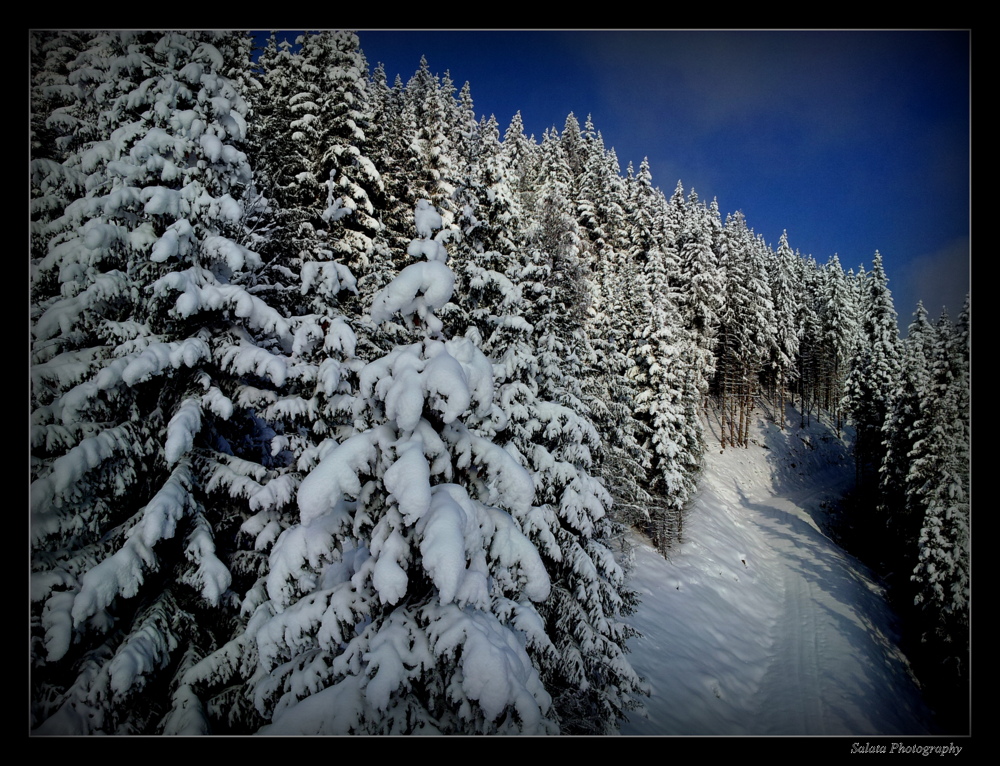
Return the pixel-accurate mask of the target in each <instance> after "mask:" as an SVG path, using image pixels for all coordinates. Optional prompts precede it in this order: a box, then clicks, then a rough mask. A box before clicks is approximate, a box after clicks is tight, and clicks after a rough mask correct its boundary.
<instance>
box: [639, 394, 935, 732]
mask: <svg viewBox="0 0 1000 766" xmlns="http://www.w3.org/2000/svg"><path fill="white" fill-rule="evenodd" d="M789 414H790V415H791V413H789ZM755 442H756V443H755V444H753V445H752V446H751V447H750V448H748V449H726V450H725V451H724V452H722V451H720V449H719V446H718V441H717V440H711V436H710V442H709V444H710V447H709V450H708V455H707V458H706V470H705V473H704V475H703V476H702V480H701V493H700V495H699V497H698V499H697V500H696V502H695V503H694V506H693V507H692V509H691V511H690V513H689V515H688V517H687V519H686V522H685V523H686V526H685V530H684V542H683V544H682V545H680V546H678V547H677V548H675V549H674V551H672V553H671V556H670V560H669V561H667V560H664V559H663V558H662V557H660V556H659V555H658V554H657V553H656V552H655V551H654V550H653V549H652V548H651V547H650V546H649V544H648V543H647V542H645V541H641V540H638V539H636V540H635V545H636V548H635V570H634V573H633V580H632V585H633V587H635V588H636V589H637V590H638V591H639V592H640V594H641V597H642V604H641V606H640V607H639V611H638V612H637V613H636V614H635V615H633V617H632V624H634V625H635V626H636V627H637V628H638V629H639V630H640V631H641V632H642V634H643V636H642V637H641V638H638V639H634V640H633V641H632V642H631V644H630V646H631V648H632V655H631V658H632V663H633V665H634V667H635V668H636V670H638V671H639V672H640V673H641V674H642V675H644V676H645V677H646V678H647V680H648V681H649V683H650V685H651V686H652V696H651V697H650V699H648V700H647V702H646V708H647V714H648V717H647V718H640V717H638V716H634V717H633V720H632V721H630V722H629V723H628V724H626V725H624V726H623V727H622V733H623V734H700V735H713V734H737V735H755V734H759V735H779V734H800V735H801V734H854V735H863V734H868V735H875V734H910V735H914V734H927V733H932V732H933V725H932V723H931V714H930V712H929V711H928V710H927V708H926V707H925V705H924V703H923V701H922V699H921V696H920V692H919V690H918V688H917V686H916V683H915V681H914V680H913V677H912V675H911V674H910V672H909V668H908V666H907V664H906V661H905V659H904V658H903V656H902V654H901V653H900V652H899V650H898V649H897V647H896V633H895V630H894V628H893V618H892V616H891V614H890V612H889V611H888V608H887V606H886V604H885V601H884V598H883V595H882V592H881V589H880V588H879V586H878V585H876V584H875V582H874V581H873V578H872V576H871V574H870V573H869V572H868V570H866V569H865V567H864V566H863V565H861V564H860V563H859V562H858V561H857V560H855V559H854V558H852V557H850V556H848V555H847V554H846V553H844V551H842V550H841V549H840V548H839V547H838V546H837V545H835V544H834V543H833V542H832V541H831V540H830V539H829V538H828V537H826V536H825V535H824V534H823V533H822V532H821V531H820V529H819V527H818V525H817V524H816V522H815V521H814V518H819V515H820V514H822V513H823V505H824V503H826V502H828V501H832V500H836V499H837V498H838V497H840V496H841V495H842V494H843V492H844V490H845V489H846V488H848V487H849V486H850V483H851V481H852V480H853V464H852V463H851V462H850V459H849V458H848V456H847V453H846V451H845V448H844V445H843V443H842V442H841V441H840V440H839V439H837V438H836V437H835V436H834V435H833V434H832V432H830V431H829V429H827V428H826V427H825V426H822V425H815V424H814V425H813V427H812V428H809V429H805V430H802V429H799V428H798V427H797V426H795V427H792V428H788V429H785V430H781V429H779V428H778V427H777V426H776V425H775V424H774V423H772V422H767V421H765V420H761V421H759V423H758V429H757V432H756V434H755ZM713 446H714V448H713Z"/></svg>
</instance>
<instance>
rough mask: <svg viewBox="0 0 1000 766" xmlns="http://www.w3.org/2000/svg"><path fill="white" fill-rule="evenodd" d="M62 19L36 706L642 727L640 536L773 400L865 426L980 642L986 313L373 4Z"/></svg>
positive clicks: (83, 716)
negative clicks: (977, 523)
mask: <svg viewBox="0 0 1000 766" xmlns="http://www.w3.org/2000/svg"><path fill="white" fill-rule="evenodd" d="M30 44H31V50H30V53H31V66H32V70H31V99H32V114H31V137H30V138H31V150H32V155H31V166H30V170H31V194H32V197H31V226H32V240H31V333H32V337H31V341H32V346H31V355H32V356H31V365H32V366H31V376H32V390H31V404H30V407H31V482H32V484H31V519H32V521H31V541H32V575H31V599H32V647H31V652H32V700H31V717H32V728H33V729H34V730H35V731H37V732H40V733H47V732H51V733H96V732H106V733H159V732H164V733H249V732H255V731H259V730H263V731H266V732H272V733H283V732H301V733H363V732H371V733H410V732H421V731H423V732H433V731H441V732H481V733H493V732H537V733H555V732H564V733H607V732H612V731H615V730H616V728H617V724H618V722H619V721H620V720H621V719H622V718H623V717H624V716H625V715H626V714H627V713H628V711H630V710H633V709H635V708H636V707H637V706H638V705H639V704H641V703H640V700H641V697H642V695H643V693H644V690H645V686H644V683H643V682H642V680H641V679H640V678H639V677H638V676H637V675H636V674H635V672H634V671H633V669H632V668H631V666H630V665H629V662H628V659H627V656H626V641H627V639H628V638H629V637H630V636H631V635H632V632H631V629H630V628H628V627H627V625H626V624H625V622H624V618H625V617H626V616H627V615H628V614H629V613H630V611H631V610H632V609H633V608H634V607H635V604H636V597H635V595H634V594H633V593H631V592H630V591H629V589H628V587H627V585H626V582H625V574H624V572H623V570H622V568H621V565H620V564H619V563H618V561H617V560H616V556H615V551H616V550H617V547H618V546H619V545H620V544H621V539H622V533H623V528H624V526H626V525H635V526H637V527H640V528H642V529H644V530H645V531H646V532H648V533H649V534H650V535H651V536H652V537H653V538H654V539H655V540H656V541H657V543H658V544H659V545H660V546H661V547H662V548H664V549H666V547H667V546H668V545H669V544H670V542H671V541H672V540H675V539H676V538H677V536H678V534H679V530H680V527H681V519H682V513H683V511H684V509H685V507H686V506H687V504H688V503H689V501H690V499H691V497H692V494H693V492H694V490H695V487H696V483H697V477H698V471H699V468H700V465H701V458H702V453H703V451H704V434H703V430H702V423H703V415H704V409H705V408H706V407H708V406H709V405H710V404H713V405H714V406H717V407H718V409H719V412H720V414H721V423H722V427H723V444H724V446H745V445H746V444H747V442H748V439H749V423H750V418H751V414H752V412H753V409H754V406H755V402H756V401H757V399H758V398H759V397H760V396H762V395H769V396H771V397H773V398H774V399H775V400H784V399H785V398H786V397H791V398H794V399H796V400H797V401H798V403H799V404H800V405H801V410H802V413H803V417H807V416H808V417H811V416H813V415H814V414H818V413H820V412H825V413H830V416H831V417H832V418H833V419H834V420H835V421H836V422H837V426H838V428H839V427H840V426H841V425H842V417H843V415H844V414H845V413H846V414H849V416H850V418H851V420H852V421H853V423H854V425H855V427H856V429H857V454H858V466H859V476H860V477H861V479H862V481H863V482H865V483H868V484H871V485H873V486H876V485H877V486H878V491H879V493H880V495H879V496H880V497H881V498H882V500H883V502H882V505H880V506H879V507H880V508H883V511H882V512H883V513H884V514H885V517H886V523H887V524H889V526H890V529H892V530H893V532H892V534H893V535H894V536H895V538H896V543H898V545H899V546H900V549H901V550H902V549H904V548H905V549H906V550H907V551H908V552H907V554H906V556H908V557H909V558H907V559H906V561H907V566H910V570H909V571H912V572H913V583H914V587H915V588H916V589H917V592H916V593H915V594H914V595H915V598H917V599H918V600H919V603H920V604H921V605H922V608H923V609H925V610H926V613H927V615H928V617H927V625H928V634H929V635H933V636H935V637H937V638H938V639H940V640H941V641H946V642H949V645H950V646H954V647H958V644H959V643H960V638H961V635H960V634H961V631H962V626H963V625H965V624H967V603H966V601H965V600H963V599H967V593H968V516H969V509H968V500H967V493H968V462H967V457H968V455H967V436H968V431H969V426H968V417H967V413H968V386H967V384H968V374H969V373H968V337H969V318H968V317H969V315H968V309H966V311H965V313H963V315H962V319H961V320H960V322H959V326H958V328H952V327H951V326H950V324H949V323H948V322H947V321H946V320H943V322H942V323H939V325H938V327H936V328H931V326H930V325H929V324H927V322H926V318H924V319H923V320H921V321H920V322H915V329H913V330H911V333H910V338H908V339H907V341H906V342H905V343H903V344H901V343H900V341H899V339H898V335H897V334H896V332H895V326H894V322H895V313H894V310H893V308H892V303H891V297H890V296H889V293H888V290H887V288H886V278H885V275H884V273H883V271H882V268H881V259H880V258H879V257H878V255H877V254H876V258H875V263H874V264H873V267H872V271H871V273H866V272H864V270H861V272H860V273H859V274H858V275H854V274H853V273H847V274H845V273H844V271H843V269H842V268H841V266H840V263H839V261H838V260H837V258H836V256H834V257H833V258H832V259H831V260H830V261H829V262H828V263H827V264H826V265H825V266H819V265H818V264H817V263H816V262H815V261H814V260H812V259H811V258H803V257H801V256H800V255H799V254H798V253H796V252H794V251H792V249H791V248H790V246H789V244H788V239H787V236H783V237H782V239H781V242H780V244H779V247H778V250H777V251H773V250H772V249H771V248H770V247H769V246H768V245H767V244H766V243H765V242H764V240H763V239H762V238H761V237H760V236H758V235H755V234H754V232H753V230H752V229H750V228H749V227H748V225H747V222H746V220H745V219H744V217H743V215H742V214H741V213H736V214H732V215H729V216H727V217H726V220H725V222H723V220H722V216H721V213H720V211H719V207H718V204H717V203H716V202H715V201H712V202H711V203H709V204H706V203H704V202H702V201H701V200H700V199H699V198H698V196H697V194H696V193H695V192H694V191H693V190H690V191H688V192H687V193H685V190H684V188H683V187H682V186H681V184H680V183H678V184H677V186H676V188H675V190H674V191H673V193H672V195H671V196H670V197H669V198H668V197H667V196H666V195H664V194H663V193H662V192H661V191H660V190H659V189H658V188H657V187H655V186H654V185H653V180H652V175H651V173H650V170H649V165H648V163H647V162H643V163H641V165H640V167H639V169H638V171H636V170H635V169H634V168H633V167H632V166H631V165H630V166H629V167H628V168H627V170H626V172H625V173H624V175H623V174H622V173H621V170H620V167H619V165H618V161H617V158H616V156H615V153H614V150H613V149H608V148H606V147H605V145H604V141H603V137H602V136H601V134H600V132H598V131H597V130H596V129H595V128H594V126H593V125H592V124H591V122H590V120H589V119H588V120H587V121H586V122H585V124H584V126H583V127H582V128H581V126H580V124H579V122H578V120H577V118H576V117H575V116H574V115H572V114H571V115H569V116H568V117H567V119H566V122H565V124H564V126H563V128H562V130H561V132H560V131H557V130H556V129H555V128H554V127H553V128H552V129H550V130H548V131H546V133H545V135H544V136H543V137H542V140H541V141H536V140H535V138H534V137H533V136H531V137H529V136H525V135H524V131H523V124H522V122H521V117H520V114H517V115H515V116H514V118H513V120H512V121H511V123H510V125H509V127H508V128H507V129H506V131H505V132H504V134H503V138H502V139H501V137H500V126H499V125H498V123H497V121H496V120H495V119H494V118H493V117H490V118H488V119H481V120H477V118H476V115H475V110H474V107H473V102H472V96H471V89H470V87H469V85H468V84H466V85H465V86H464V87H463V88H461V89H456V87H455V84H454V83H453V82H452V81H451V79H450V77H449V76H448V74H447V73H446V74H445V75H444V76H438V75H436V74H433V73H432V71H431V69H430V66H429V64H428V62H427V61H426V60H423V61H421V62H420V64H419V68H418V70H417V71H416V73H415V74H414V75H413V77H412V78H411V79H410V80H409V82H407V83H405V84H404V83H403V82H401V80H399V79H397V80H396V82H395V83H394V84H393V85H389V84H388V82H387V81H386V77H385V73H384V70H383V69H382V67H381V66H379V67H376V68H375V70H374V71H370V70H369V66H368V63H367V62H366V60H365V57H364V55H363V53H362V51H361V49H360V47H359V44H358V39H357V37H356V36H355V35H353V34H351V33H349V32H322V33H307V34H305V35H303V36H302V37H301V38H300V39H299V40H298V41H296V43H295V44H294V45H291V44H289V43H288V42H287V41H279V39H278V38H277V37H276V36H272V37H271V38H270V40H268V41H267V43H266V45H265V46H264V48H263V49H262V50H260V51H258V52H257V56H256V57H255V56H254V55H253V51H252V47H251V38H250V37H249V36H248V35H245V34H238V33H201V32H186V33H173V32H167V33H163V32H133V33H123V32H115V33H102V32H43V33H33V34H32V35H31V37H30ZM963 386H964V388H963ZM904 424H905V425H904ZM963 424H964V425H963ZM963 439H966V441H963ZM963 445H964V446H963ZM963 449H964V450H965V451H964V452H963ZM907 466H909V469H907ZM943 477H947V482H944V480H943ZM956 651H957V650H956ZM960 654H961V653H960V652H958V653H956V655H955V656H956V657H958V656H960Z"/></svg>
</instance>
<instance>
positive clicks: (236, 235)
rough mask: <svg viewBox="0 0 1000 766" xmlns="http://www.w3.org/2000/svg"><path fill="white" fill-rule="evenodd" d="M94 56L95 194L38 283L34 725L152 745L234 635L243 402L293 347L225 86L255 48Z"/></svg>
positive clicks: (253, 449) (175, 44) (51, 227)
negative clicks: (268, 293)
mask: <svg viewBox="0 0 1000 766" xmlns="http://www.w3.org/2000/svg"><path fill="white" fill-rule="evenodd" d="M89 45H90V46H91V47H90V48H89V49H88V50H89V51H90V52H91V53H98V52H99V54H100V55H99V58H100V59H101V60H102V61H104V62H105V65H106V69H105V70H102V71H104V72H105V75H104V76H106V77H107V78H108V79H106V80H104V81H102V82H100V83H95V87H94V89H93V91H91V96H92V98H93V99H94V104H93V107H94V109H95V110H96V113H97V115H98V117H97V121H96V125H97V126H98V140H95V141H94V142H92V143H88V144H84V145H83V146H81V147H79V149H77V150H76V151H75V152H73V153H71V154H70V156H68V157H67V158H66V160H65V164H67V165H70V166H73V167H78V168H79V169H80V172H82V173H84V174H86V182H85V184H84V185H83V188H85V189H86V192H85V194H83V195H81V196H79V197H78V198H77V199H75V200H73V201H72V202H70V203H69V204H68V205H66V206H65V208H64V210H63V212H62V215H61V216H59V217H58V218H55V219H54V220H52V221H51V222H50V223H49V224H48V225H47V227H46V232H45V234H46V235H47V237H48V241H47V253H46V254H45V256H44V257H43V258H41V259H40V260H39V261H38V262H37V263H36V264H35V265H34V269H33V272H32V291H33V292H32V298H33V302H34V304H35V305H36V306H37V307H38V309H37V312H36V314H35V316H34V318H33V319H34V321H33V323H32V363H33V367H32V383H33V386H32V403H31V407H32V467H31V471H32V484H31V542H32V663H33V673H32V704H31V716H32V727H33V728H34V729H35V731H37V732H38V733H43V732H44V733H78V734H83V733H93V732H104V733H153V732H157V731H160V730H161V728H162V726H163V720H162V719H163V716H164V714H165V713H166V712H167V710H168V709H169V707H170V699H169V694H170V691H171V689H172V688H173V686H174V685H175V683H176V679H177V678H178V677H179V676H180V675H182V674H183V673H184V672H185V671H186V669H187V668H189V667H190V666H191V665H192V664H194V663H196V662H197V661H198V660H199V659H200V658H201V656H203V655H204V654H205V653H207V652H209V651H211V650H212V649H213V648H214V646H215V645H216V642H217V641H218V640H219V639H220V637H225V636H227V635H228V634H229V632H230V631H231V630H232V628H233V624H234V618H235V616H236V613H237V611H238V599H237V598H236V596H235V592H234V591H235V590H237V589H238V588H239V585H238V583H237V582H236V580H238V579H239V578H240V577H241V575H240V573H239V571H238V568H236V567H235V566H234V555H235V550H234V532H235V530H236V528H238V526H239V525H240V523H241V522H242V520H243V518H242V513H241V504H240V503H237V502H234V501H233V498H235V497H247V496H248V495H253V494H255V493H260V492H262V493H265V494H266V493H267V489H266V487H265V485H266V484H267V479H268V476H269V468H268V466H269V450H268V446H267V440H268V436H269V430H268V427H267V425H266V424H265V423H264V422H262V421H261V420H260V419H259V418H258V417H257V414H256V413H255V412H254V411H253V409H252V408H250V407H248V406H247V404H246V402H247V394H248V392H250V391H260V390H262V389H266V388H271V389H272V390H273V389H276V388H278V387H280V386H281V385H282V384H283V383H284V380H285V378H286V375H287V370H288V362H287V357H286V355H285V350H286V349H288V348H290V346H291V343H292V334H291V332H290V328H289V326H288V324H287V322H285V320H284V319H283V318H282V317H281V316H280V315H279V314H278V313H277V312H276V311H275V310H274V309H273V308H272V307H270V306H268V305H267V304H266V303H264V302H263V301H261V300H260V299H259V298H257V297H255V296H254V295H252V294H251V293H250V292H249V291H248V290H247V289H246V287H245V286H244V285H245V283H246V281H247V276H248V274H249V273H251V272H253V271H254V270H255V269H258V268H260V266H261V260H260V258H259V257H258V255H257V254H256V253H255V252H253V251H252V250H250V249H248V248H247V247H246V246H245V243H246V242H247V241H248V232H247V230H246V228H245V214H246V208H245V206H244V202H243V200H244V195H245V194H246V191H247V189H248V187H249V185H250V184H251V182H252V176H251V171H250V167H249V165H248V163H247V158H246V155H245V154H244V153H243V151H242V146H243V143H244V141H245V138H246V115H247V104H246V101H245V98H244V96H243V94H242V92H241V90H240V87H239V86H238V84H236V83H234V82H233V81H232V80H230V79H229V78H228V77H227V76H225V75H224V74H223V72H225V71H228V70H229V69H230V67H237V68H244V69H245V68H247V67H248V66H249V61H246V60H242V61H234V60H229V61H227V59H226V56H229V55H233V54H234V53H235V52H237V51H244V52H245V51H246V50H247V49H246V47H245V46H242V45H239V44H229V43H228V41H227V37H226V36H225V35H217V34H212V33H191V34H182V33H175V32H168V33H152V32H144V33H112V34H107V35H95V36H94V38H93V39H92V40H91V41H90V43H89ZM110 52H114V56H112V57H110V58H109V57H108V54H109V53H110ZM85 60H86V56H81V59H80V61H81V62H83V61H85ZM89 71H93V70H89Z"/></svg>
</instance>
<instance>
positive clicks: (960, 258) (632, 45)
mask: <svg viewBox="0 0 1000 766" xmlns="http://www.w3.org/2000/svg"><path fill="white" fill-rule="evenodd" d="M358 37H359V39H360V41H361V47H362V50H363V51H364V52H365V56H366V58H367V59H368V63H369V66H370V67H371V68H372V69H374V67H375V65H376V64H377V63H378V62H382V63H383V64H384V65H385V68H386V73H387V75H388V77H389V81H390V84H391V82H392V80H393V79H394V78H395V76H396V74H399V75H400V76H401V77H402V79H403V82H406V81H407V80H408V79H409V78H410V77H411V76H412V75H413V73H414V72H415V71H416V70H417V68H418V66H419V63H420V57H421V56H422V55H424V56H426V57H427V61H428V63H429V65H430V68H431V71H433V72H436V73H437V74H443V73H444V72H445V71H446V70H448V71H450V74H451V77H452V79H453V80H454V81H455V84H456V87H461V85H462V84H463V83H464V82H465V81H469V83H470V85H471V87H472V96H473V101H474V103H475V107H476V111H477V113H478V114H479V115H489V114H494V115H495V116H496V118H497V121H498V122H499V124H500V127H501V133H502V132H503V130H504V129H505V128H506V127H507V125H508V124H509V123H510V120H511V118H512V117H513V115H514V113H515V112H516V111H518V110H520V111H521V114H522V117H523V119H524V123H525V130H526V132H527V133H528V134H532V133H533V134H534V135H535V137H536V138H537V139H539V140H540V139H541V136H542V133H543V131H544V130H545V129H546V128H548V127H551V126H555V127H556V128H557V129H559V130H561V129H562V127H563V124H564V122H565V119H566V116H567V114H569V112H573V113H574V114H575V115H576V116H577V118H578V119H579V121H580V123H581V125H582V124H583V122H584V120H585V119H586V117H587V115H588V114H589V115H591V116H592V118H593V121H594V125H595V127H596V128H597V129H598V130H600V131H601V133H602V135H603V137H604V142H605V145H606V146H609V147H612V146H613V147H614V148H615V151H616V153H617V155H618V158H619V161H620V163H621V166H622V170H623V172H624V170H625V168H626V167H627V165H628V163H629V162H632V163H634V164H635V166H636V167H638V165H639V162H641V160H642V159H643V157H648V158H649V161H650V167H651V169H652V172H653V182H654V184H656V185H657V186H660V187H661V188H662V189H663V190H664V191H665V192H666V193H667V194H668V195H669V194H670V193H671V192H672V191H673V189H674V187H675V185H676V184H677V181H678V180H681V181H682V183H683V184H684V188H685V189H686V190H690V189H691V188H692V187H693V188H694V189H695V190H696V191H697V193H698V195H699V197H701V198H702V199H706V200H707V199H711V198H712V197H716V198H718V201H719V207H720V209H721V210H722V213H723V216H724V215H725V214H726V213H727V212H733V211H736V210H742V211H743V213H744V215H745V216H746V219H747V222H748V223H749V225H750V226H752V227H753V228H754V230H755V231H756V232H757V233H759V234H762V235H763V236H764V238H765V240H766V241H767V242H769V243H770V244H771V245H772V246H773V247H777V244H778V238H779V237H780V236H781V232H782V230H785V229H787V231H788V236H789V243H790V244H791V246H792V247H793V248H796V249H798V250H799V251H801V252H802V254H810V253H811V254H812V255H813V256H814V257H815V258H816V259H817V260H819V261H820V262H825V261H826V260H827V259H828V258H829V257H830V256H831V255H833V254H834V253H837V254H839V256H840V260H841V262H842V264H843V265H844V268H845V269H846V268H854V269H855V270H857V267H858V265H859V264H862V263H863V264H864V266H865V268H866V269H868V268H870V267H871V261H872V257H873V256H874V253H875V251H876V250H879V251H880V252H881V253H882V257H883V260H884V263H885V266H886V270H887V272H888V274H889V279H890V289H891V290H892V291H893V297H894V299H895V303H896V309H897V312H898V313H899V314H900V324H901V326H902V327H903V328H904V330H905V327H906V325H907V324H908V323H909V321H910V317H911V315H912V313H913V310H914V308H915V306H916V302H917V300H918V299H923V300H924V303H925V305H926V306H927V309H928V311H929V312H930V313H931V316H932V317H936V316H937V314H938V313H939V312H940V309H941V307H942V305H947V306H948V309H949V313H950V314H951V316H952V318H955V317H957V315H958V312H959V311H960V310H961V306H962V301H963V299H964V296H965V293H966V292H967V291H968V290H969V273H970V244H969V236H970V231H969V229H970V220H969V183H970V181H969V179H970V154H969V152H970V146H969V134H970V124H969V111H970V107H969V99H970V90H969V79H970V59H969V47H970V34H969V32H967V31H952V32H936V31H927V32H917V31H895V32H878V31H870V32H862V31H842V32H836V31H814V32H796V31H775V32H739V31H737V32H715V31H703V32H660V31H587V32H574V31H559V32H555V31H535V32H527V31H508V32H502V31H371V30H364V29H361V30H358Z"/></svg>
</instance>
